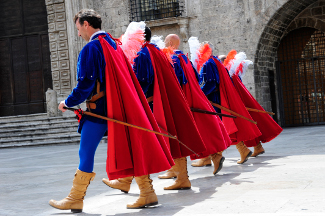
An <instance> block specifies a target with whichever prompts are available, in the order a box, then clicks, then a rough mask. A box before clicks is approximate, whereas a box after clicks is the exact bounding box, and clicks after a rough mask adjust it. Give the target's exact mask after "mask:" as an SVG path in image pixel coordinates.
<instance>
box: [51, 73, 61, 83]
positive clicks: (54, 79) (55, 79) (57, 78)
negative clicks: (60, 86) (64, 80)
mask: <svg viewBox="0 0 325 216" xmlns="http://www.w3.org/2000/svg"><path fill="white" fill-rule="evenodd" d="M52 80H53V81H59V80H60V72H59V71H52Z"/></svg>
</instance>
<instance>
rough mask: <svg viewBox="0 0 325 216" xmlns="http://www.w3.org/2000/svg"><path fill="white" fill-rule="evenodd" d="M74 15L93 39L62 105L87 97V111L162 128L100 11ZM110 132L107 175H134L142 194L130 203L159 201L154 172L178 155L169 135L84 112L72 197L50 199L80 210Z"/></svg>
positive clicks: (86, 37)
mask: <svg viewBox="0 0 325 216" xmlns="http://www.w3.org/2000/svg"><path fill="white" fill-rule="evenodd" d="M74 21H75V24H76V27H77V29H78V35H79V36H81V37H82V38H83V39H84V40H86V41H89V43H88V44H87V45H86V46H85V47H84V48H83V49H82V51H81V52H80V54H79V58H78V66H77V68H78V70H77V75H78V84H77V86H76V88H74V89H73V91H72V93H71V94H70V95H69V96H68V98H67V99H66V100H65V101H62V102H61V103H60V105H59V109H60V110H62V112H64V111H65V109H64V106H67V107H73V106H75V105H78V104H80V103H82V102H83V101H84V100H86V99H87V98H88V99H89V100H88V101H87V102H86V104H87V107H88V109H87V111H88V112H93V113H95V114H99V115H104V116H107V117H109V118H113V119H117V120H119V121H123V122H127V123H129V124H133V125H137V126H140V127H143V128H147V129H150V130H155V131H158V132H160V129H159V127H158V124H157V122H156V120H155V118H154V116H153V114H152V112H151V110H150V107H149V105H148V103H147V100H146V98H145V96H144V94H143V92H142V89H141V86H140V84H139V83H138V81H137V79H136V76H135V75H134V73H133V71H132V68H131V66H130V64H129V62H128V60H127V58H126V56H125V55H124V53H123V51H122V50H121V48H120V46H119V45H118V44H117V43H116V41H117V40H115V39H113V38H112V37H111V36H110V35H109V34H107V33H105V32H104V31H100V29H101V17H100V15H99V14H97V13H96V12H95V11H94V10H91V9H83V10H81V11H79V12H78V13H77V14H76V15H75V17H74ZM106 131H107V133H108V143H107V145H108V148H107V168H106V170H107V175H108V177H109V178H110V179H116V178H121V177H127V176H135V180H136V182H137V184H138V186H139V188H140V197H139V198H138V199H137V201H136V202H135V203H133V204H128V205H127V208H142V207H146V206H151V205H156V204H158V199H157V196H156V194H155V191H154V189H153V187H152V180H151V179H150V177H149V174H151V173H157V172H161V171H164V170H167V169H169V168H170V167H171V166H172V165H174V163H173V159H172V157H171V155H170V152H169V147H168V146H167V144H166V142H165V140H164V138H163V137H162V136H160V135H155V134H154V133H149V132H147V131H143V130H139V129H136V128H131V127H126V126H124V125H121V124H117V123H114V122H111V121H107V122H106V121H103V120H100V119H96V118H93V117H89V116H83V117H82V119H81V121H80V124H79V132H80V133H81V141H80V148H79V157H80V163H79V168H78V169H77V172H76V174H75V178H74V180H73V187H72V189H71V192H70V194H69V195H68V197H66V198H65V199H63V200H61V201H55V200H51V201H50V205H51V206H53V207H55V208H58V209H61V210H68V209H71V211H72V212H81V211H82V208H83V199H84V196H85V194H86V190H87V187H88V185H89V183H90V181H91V180H92V179H93V178H94V177H95V173H94V172H93V166H94V156H95V152H96V148H97V146H98V144H99V142H100V140H101V138H102V137H103V136H104V134H105V132H106Z"/></svg>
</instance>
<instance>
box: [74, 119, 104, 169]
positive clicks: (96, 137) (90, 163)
mask: <svg viewBox="0 0 325 216" xmlns="http://www.w3.org/2000/svg"><path fill="white" fill-rule="evenodd" d="M106 131H107V124H98V123H94V122H91V121H88V120H87V121H85V122H84V124H83V126H82V130H81V139H80V146H79V159H80V162H79V168H78V169H79V170H81V171H83V172H88V173H91V172H92V171H93V169H94V158H95V152H96V149H97V146H98V144H99V142H100V140H101V139H102V138H103V136H104V134H105V132H106Z"/></svg>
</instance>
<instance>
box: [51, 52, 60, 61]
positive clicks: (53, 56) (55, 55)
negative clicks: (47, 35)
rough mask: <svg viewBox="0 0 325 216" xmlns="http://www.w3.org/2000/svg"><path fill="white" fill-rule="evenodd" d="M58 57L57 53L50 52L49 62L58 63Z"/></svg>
mask: <svg viewBox="0 0 325 216" xmlns="http://www.w3.org/2000/svg"><path fill="white" fill-rule="evenodd" d="M58 60H59V55H58V52H57V51H54V52H51V61H58Z"/></svg>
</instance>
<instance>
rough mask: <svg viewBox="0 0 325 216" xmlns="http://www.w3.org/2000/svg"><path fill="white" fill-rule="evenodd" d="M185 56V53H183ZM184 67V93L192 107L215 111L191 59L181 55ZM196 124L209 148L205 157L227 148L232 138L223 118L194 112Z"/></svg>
mask: <svg viewBox="0 0 325 216" xmlns="http://www.w3.org/2000/svg"><path fill="white" fill-rule="evenodd" d="M183 56H185V55H183ZM178 58H179V59H180V62H181V66H182V69H183V71H184V74H185V76H186V78H187V82H188V83H187V84H185V85H183V91H184V95H185V96H186V99H187V102H188V103H189V106H190V107H193V108H198V109H202V110H206V111H210V112H215V110H214V108H213V107H212V105H211V103H210V102H209V100H208V98H207V97H206V96H205V94H204V93H203V91H202V90H201V88H200V85H199V83H198V81H197V79H196V76H195V71H194V69H193V67H192V64H191V62H190V60H189V59H187V63H186V62H185V60H184V59H183V58H182V57H181V55H179V57H178ZM192 113H193V116H194V119H195V122H196V125H197V127H198V129H199V131H200V134H201V137H202V139H203V141H204V144H205V146H206V148H207V151H205V152H204V153H203V157H207V156H209V155H210V154H215V153H217V152H220V151H223V150H225V149H227V148H228V147H229V146H230V144H231V140H230V138H229V136H228V133H227V131H226V129H225V126H224V125H223V123H222V121H221V119H220V118H219V117H218V116H216V115H209V114H203V113H198V112H192ZM191 159H198V157H197V156H196V155H191Z"/></svg>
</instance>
